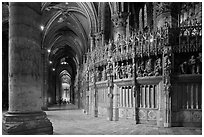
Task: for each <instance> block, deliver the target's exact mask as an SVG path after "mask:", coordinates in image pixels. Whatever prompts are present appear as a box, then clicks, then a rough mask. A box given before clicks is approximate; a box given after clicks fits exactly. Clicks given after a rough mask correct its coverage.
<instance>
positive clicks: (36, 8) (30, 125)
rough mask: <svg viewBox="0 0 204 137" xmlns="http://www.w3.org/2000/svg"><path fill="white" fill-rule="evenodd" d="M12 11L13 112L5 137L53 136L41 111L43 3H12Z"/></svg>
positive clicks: (5, 126)
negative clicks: (17, 136)
mask: <svg viewBox="0 0 204 137" xmlns="http://www.w3.org/2000/svg"><path fill="white" fill-rule="evenodd" d="M9 8H10V9H9V11H10V18H9V110H8V112H7V113H5V114H4V115H3V134H52V133H53V127H52V123H51V122H50V121H49V119H48V118H47V116H46V114H45V112H43V111H42V110H41V107H42V84H41V83H42V81H43V78H42V73H41V72H42V63H41V37H40V36H41V31H40V23H39V21H40V17H41V16H40V8H41V3H22V2H21V3H20V2H19V3H10V7H9Z"/></svg>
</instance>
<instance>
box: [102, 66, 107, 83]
mask: <svg viewBox="0 0 204 137" xmlns="http://www.w3.org/2000/svg"><path fill="white" fill-rule="evenodd" d="M106 79H107V77H106V66H104V68H103V71H102V80H103V81H105V80H106Z"/></svg>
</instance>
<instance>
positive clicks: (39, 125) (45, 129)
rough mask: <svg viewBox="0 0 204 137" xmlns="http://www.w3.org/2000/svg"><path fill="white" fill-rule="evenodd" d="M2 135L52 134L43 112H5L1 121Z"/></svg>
mask: <svg viewBox="0 0 204 137" xmlns="http://www.w3.org/2000/svg"><path fill="white" fill-rule="evenodd" d="M2 134H3V135H45V134H49V135H50V134H53V127H52V123H51V122H50V120H49V119H48V118H47V115H46V113H45V112H35V113H9V112H7V113H5V114H4V115H3V121H2Z"/></svg>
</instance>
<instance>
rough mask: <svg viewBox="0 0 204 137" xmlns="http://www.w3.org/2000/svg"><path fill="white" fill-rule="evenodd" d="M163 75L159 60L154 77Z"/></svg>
mask: <svg viewBox="0 0 204 137" xmlns="http://www.w3.org/2000/svg"><path fill="white" fill-rule="evenodd" d="M161 73H162V66H161V58H158V59H157V60H156V64H155V69H154V75H155V76H159V75H161Z"/></svg>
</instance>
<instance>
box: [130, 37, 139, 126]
mask: <svg viewBox="0 0 204 137" xmlns="http://www.w3.org/2000/svg"><path fill="white" fill-rule="evenodd" d="M136 59H137V56H136V48H135V40H134V42H133V48H132V63H133V64H132V68H133V81H132V85H133V101H134V102H133V108H134V111H133V113H134V114H133V116H134V119H135V122H136V124H138V123H139V115H138V114H139V105H138V103H139V100H140V99H139V95H138V93H139V90H140V88H139V86H140V85H138V83H137V75H136V61H137V60H136Z"/></svg>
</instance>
